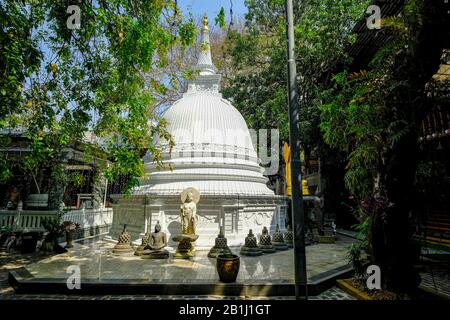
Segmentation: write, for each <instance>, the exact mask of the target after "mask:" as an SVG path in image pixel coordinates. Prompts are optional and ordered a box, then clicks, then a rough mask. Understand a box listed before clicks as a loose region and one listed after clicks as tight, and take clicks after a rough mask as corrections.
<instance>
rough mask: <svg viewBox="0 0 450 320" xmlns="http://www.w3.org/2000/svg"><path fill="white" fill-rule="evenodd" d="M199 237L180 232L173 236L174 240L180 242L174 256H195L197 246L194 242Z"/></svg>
mask: <svg viewBox="0 0 450 320" xmlns="http://www.w3.org/2000/svg"><path fill="white" fill-rule="evenodd" d="M197 239H198V235H195V234H194V235H188V234H180V235H177V236H175V237H173V238H172V240H173V241H176V242H178V246H177V250H176V252H175V253H174V255H173V257H174V258H175V259H189V258H192V257H194V255H195V248H194V246H193V244H192V242H194V241H195V240H197Z"/></svg>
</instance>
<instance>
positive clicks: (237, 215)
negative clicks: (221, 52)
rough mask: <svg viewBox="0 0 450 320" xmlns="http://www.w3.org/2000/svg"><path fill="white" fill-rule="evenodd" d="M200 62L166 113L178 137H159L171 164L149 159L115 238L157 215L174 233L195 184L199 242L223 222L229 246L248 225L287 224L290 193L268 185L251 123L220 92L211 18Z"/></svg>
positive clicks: (148, 224)
mask: <svg viewBox="0 0 450 320" xmlns="http://www.w3.org/2000/svg"><path fill="white" fill-rule="evenodd" d="M197 68H198V70H199V76H198V78H197V79H196V80H194V81H191V82H190V83H189V86H188V90H187V92H186V93H184V95H183V97H182V98H181V99H180V100H178V101H176V102H175V103H174V104H173V105H172V106H171V107H170V108H169V109H168V110H167V111H166V112H165V114H164V115H163V117H164V119H165V120H166V121H167V123H168V131H169V132H170V133H171V135H172V137H173V139H174V142H175V146H174V147H173V148H172V150H169V149H170V148H169V145H168V143H167V141H164V140H161V141H155V143H156V144H158V145H159V146H160V147H161V149H162V152H163V153H162V156H163V162H164V163H165V164H166V167H165V168H164V169H160V168H158V167H157V164H156V163H155V162H153V161H152V160H153V159H152V157H151V155H148V156H146V157H145V158H144V161H145V168H146V170H147V171H148V174H147V175H146V176H145V177H143V178H142V180H141V185H140V186H139V187H137V188H135V189H134V190H133V192H132V194H133V195H132V196H129V197H121V196H119V197H116V199H117V201H116V204H115V205H114V219H113V220H114V221H113V226H112V228H111V235H112V237H113V238H117V237H118V235H119V234H120V232H121V231H122V228H123V224H127V229H128V231H129V233H130V234H131V235H132V237H133V238H134V239H138V238H139V237H140V236H141V235H142V233H144V232H146V231H147V230H149V228H152V229H153V226H154V225H155V224H156V222H157V221H159V222H160V224H161V226H162V228H163V231H165V232H167V233H168V234H169V238H170V235H174V234H177V233H179V229H180V204H181V202H180V194H181V192H182V191H183V190H184V189H186V188H188V187H194V188H196V189H197V190H198V191H199V192H200V195H201V198H200V202H199V204H198V206H197V214H198V216H199V220H198V225H197V234H199V239H198V240H197V246H203V245H204V246H212V245H213V244H214V238H215V237H216V235H217V234H218V231H219V227H220V226H224V230H225V235H226V236H227V238H228V243H229V244H230V245H239V244H241V243H243V242H244V239H245V236H246V235H247V234H248V229H253V232H254V233H256V234H258V233H260V232H261V230H262V228H263V227H264V226H266V227H268V228H269V230H270V229H274V228H275V225H276V224H277V223H279V224H280V226H281V227H284V219H285V207H286V206H285V198H284V197H282V196H276V195H275V194H274V192H273V191H272V190H271V189H269V188H268V187H267V181H268V179H267V178H266V177H265V176H263V172H264V170H263V168H262V167H261V166H260V165H259V164H258V157H257V154H256V152H255V149H254V146H253V144H252V139H251V136H250V133H249V130H248V126H247V124H246V122H245V120H244V118H243V117H242V115H241V114H240V113H239V111H238V110H237V109H236V108H235V107H233V105H232V104H231V103H230V102H229V101H228V100H226V99H224V98H222V94H221V93H220V81H221V76H220V75H219V74H216V68H215V67H214V64H213V62H212V59H211V51H210V43H209V29H208V22H207V20H206V18H204V21H203V27H202V29H201V49H200V54H199V58H198V63H197Z"/></svg>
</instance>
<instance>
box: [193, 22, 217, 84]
mask: <svg viewBox="0 0 450 320" xmlns="http://www.w3.org/2000/svg"><path fill="white" fill-rule="evenodd" d="M197 68H198V69H199V70H200V75H206V74H215V73H216V68H215V66H214V64H213V62H212V58H211V46H210V43H209V27H208V17H207V16H206V15H205V16H203V26H202V28H201V41H200V53H199V55H198V62H197Z"/></svg>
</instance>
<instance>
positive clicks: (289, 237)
mask: <svg viewBox="0 0 450 320" xmlns="http://www.w3.org/2000/svg"><path fill="white" fill-rule="evenodd" d="M284 243H286V245H287V246H288V248H293V247H294V233H293V232H292V228H291V226H290V225H288V226H287V228H286V231H285V232H284Z"/></svg>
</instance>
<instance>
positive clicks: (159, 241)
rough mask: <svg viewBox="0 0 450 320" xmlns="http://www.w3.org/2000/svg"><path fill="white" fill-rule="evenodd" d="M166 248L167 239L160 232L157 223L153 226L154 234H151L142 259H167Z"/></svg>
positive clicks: (159, 226)
mask: <svg viewBox="0 0 450 320" xmlns="http://www.w3.org/2000/svg"><path fill="white" fill-rule="evenodd" d="M166 246H167V237H166V234H165V233H164V232H162V231H161V225H160V224H159V221H158V222H157V223H156V225H155V232H152V234H151V237H150V241H149V243H148V244H147V246H146V247H145V249H144V252H143V254H142V256H141V257H142V258H144V259H167V258H168V257H169V252H168V251H167V250H165V249H163V248H164V247H166Z"/></svg>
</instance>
